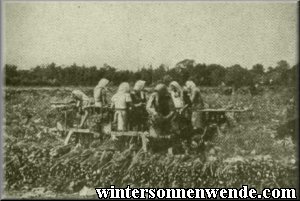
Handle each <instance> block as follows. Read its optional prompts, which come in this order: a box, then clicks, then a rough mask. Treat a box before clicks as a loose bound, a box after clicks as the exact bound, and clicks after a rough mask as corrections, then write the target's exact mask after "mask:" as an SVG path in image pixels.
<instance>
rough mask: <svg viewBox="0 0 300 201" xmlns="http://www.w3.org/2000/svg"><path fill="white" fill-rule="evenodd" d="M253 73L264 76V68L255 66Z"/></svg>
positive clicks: (260, 65)
mask: <svg viewBox="0 0 300 201" xmlns="http://www.w3.org/2000/svg"><path fill="white" fill-rule="evenodd" d="M251 71H252V72H253V73H255V74H258V75H262V74H264V66H263V65H262V64H255V65H254V66H253V67H252V69H251Z"/></svg>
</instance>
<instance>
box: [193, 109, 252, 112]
mask: <svg viewBox="0 0 300 201" xmlns="http://www.w3.org/2000/svg"><path fill="white" fill-rule="evenodd" d="M198 111H201V112H247V111H250V110H249V109H247V110H234V109H232V110H229V109H201V110H198Z"/></svg>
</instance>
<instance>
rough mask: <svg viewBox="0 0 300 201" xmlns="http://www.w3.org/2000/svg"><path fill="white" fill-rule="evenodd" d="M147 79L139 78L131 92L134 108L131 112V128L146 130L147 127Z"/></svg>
mask: <svg viewBox="0 0 300 201" xmlns="http://www.w3.org/2000/svg"><path fill="white" fill-rule="evenodd" d="M145 83H146V81H144V80H138V81H137V82H136V83H135V85H134V87H133V91H132V92H131V99H132V110H131V112H130V127H131V128H130V129H133V130H137V131H145V130H146V127H147V117H148V114H147V111H146V101H147V99H146V94H145V92H144V87H145Z"/></svg>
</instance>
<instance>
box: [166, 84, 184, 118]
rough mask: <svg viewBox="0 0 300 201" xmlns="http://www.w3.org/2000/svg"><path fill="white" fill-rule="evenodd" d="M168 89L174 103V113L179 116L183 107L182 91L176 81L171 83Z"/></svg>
mask: <svg viewBox="0 0 300 201" xmlns="http://www.w3.org/2000/svg"><path fill="white" fill-rule="evenodd" d="M169 88H170V94H171V97H172V100H173V103H174V106H175V108H176V111H177V112H178V113H179V114H181V112H182V109H183V107H184V102H183V89H182V88H181V86H180V85H179V84H178V82H176V81H172V82H171V83H170V85H169Z"/></svg>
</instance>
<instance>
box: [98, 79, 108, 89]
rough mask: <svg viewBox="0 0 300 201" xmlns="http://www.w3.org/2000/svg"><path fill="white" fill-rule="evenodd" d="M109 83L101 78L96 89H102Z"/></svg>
mask: <svg viewBox="0 0 300 201" xmlns="http://www.w3.org/2000/svg"><path fill="white" fill-rule="evenodd" d="M108 83H109V80H108V79H106V78H102V79H101V80H100V81H99V82H98V85H97V86H96V88H104V87H106V85H107V84H108Z"/></svg>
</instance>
